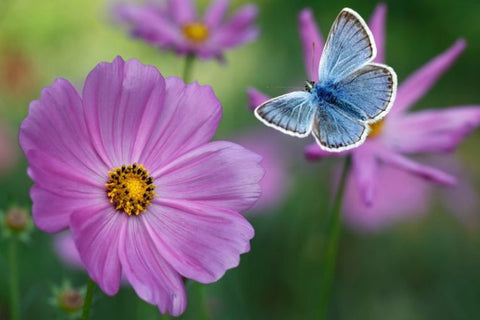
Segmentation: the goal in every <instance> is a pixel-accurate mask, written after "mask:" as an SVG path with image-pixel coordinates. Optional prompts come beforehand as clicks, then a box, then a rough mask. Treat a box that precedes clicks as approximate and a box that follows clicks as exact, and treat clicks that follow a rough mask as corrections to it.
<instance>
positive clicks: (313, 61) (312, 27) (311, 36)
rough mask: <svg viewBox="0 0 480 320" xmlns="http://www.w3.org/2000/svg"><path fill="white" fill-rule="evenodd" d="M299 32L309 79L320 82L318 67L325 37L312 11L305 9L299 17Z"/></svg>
mask: <svg viewBox="0 0 480 320" xmlns="http://www.w3.org/2000/svg"><path fill="white" fill-rule="evenodd" d="M298 31H299V33H300V40H301V42H302V50H303V62H304V63H305V70H306V71H307V76H308V79H309V80H311V81H318V65H319V63H320V57H321V56H322V52H323V46H324V42H323V37H322V35H321V34H320V32H319V30H318V26H317V23H316V22H315V18H314V17H313V13H312V10H310V9H304V10H302V11H301V12H300V14H299V15H298Z"/></svg>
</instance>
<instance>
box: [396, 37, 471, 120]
mask: <svg viewBox="0 0 480 320" xmlns="http://www.w3.org/2000/svg"><path fill="white" fill-rule="evenodd" d="M465 46H466V43H465V40H463V39H460V40H457V42H455V44H454V45H453V46H451V47H450V48H449V49H448V50H447V51H445V52H444V53H442V54H441V55H439V56H437V57H436V58H435V59H433V60H431V61H430V62H429V63H428V64H426V65H425V66H423V67H422V68H421V69H419V70H418V71H416V72H415V73H414V74H413V75H411V76H410V77H408V79H407V80H405V81H404V82H403V83H402V84H401V85H400V86H399V88H398V91H397V98H396V100H395V103H394V105H393V108H392V110H391V111H390V113H392V114H393V113H398V112H402V111H405V110H407V109H408V108H409V107H411V106H412V105H413V104H415V102H417V101H418V100H419V99H420V98H421V97H423V96H424V95H425V94H426V93H427V91H428V90H429V89H430V88H431V87H432V86H433V85H434V84H435V82H437V80H438V78H439V77H440V76H441V75H442V74H443V73H445V71H447V69H448V68H449V67H450V66H451V65H452V64H453V63H454V62H455V60H457V58H458V56H459V55H460V54H461V53H462V52H463V50H464V49H465Z"/></svg>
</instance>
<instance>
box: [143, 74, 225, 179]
mask: <svg viewBox="0 0 480 320" xmlns="http://www.w3.org/2000/svg"><path fill="white" fill-rule="evenodd" d="M221 117H222V107H221V104H220V101H219V100H218V98H217V97H216V95H215V93H214V92H213V90H212V88H211V87H209V86H201V85H199V84H198V83H192V84H189V85H186V84H185V83H184V82H183V81H182V80H181V79H180V78H175V77H170V78H167V79H166V91H165V97H164V102H163V108H162V109H161V111H160V112H159V113H158V114H157V115H156V116H152V117H151V118H150V120H148V121H149V125H148V126H146V127H143V126H142V128H143V129H142V130H141V132H140V137H142V139H145V140H148V142H147V143H146V145H145V148H144V149H143V150H142V153H141V157H140V158H139V159H138V161H139V162H140V163H143V164H144V165H145V167H146V168H147V169H148V170H150V171H155V170H156V169H157V168H162V167H163V166H165V165H166V164H168V163H169V162H171V161H172V160H174V159H176V158H178V157H179V156H180V155H182V154H184V153H186V152H188V151H190V150H192V149H193V148H196V147H198V146H201V145H203V144H205V143H207V142H208V141H210V140H211V139H212V137H213V135H214V134H215V131H216V130H217V127H218V124H219V122H220V119H221ZM145 119H146V120H147V118H145Z"/></svg>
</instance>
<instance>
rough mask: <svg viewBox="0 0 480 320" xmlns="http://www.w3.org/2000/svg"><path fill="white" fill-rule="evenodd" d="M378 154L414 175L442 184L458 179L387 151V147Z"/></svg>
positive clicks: (449, 183)
mask: <svg viewBox="0 0 480 320" xmlns="http://www.w3.org/2000/svg"><path fill="white" fill-rule="evenodd" d="M378 156H379V157H380V158H381V159H382V160H383V161H384V162H385V163H387V164H390V165H393V166H395V167H398V168H401V169H404V170H406V171H409V172H411V173H412V174H414V175H417V176H419V177H421V178H424V179H426V180H428V181H431V182H434V183H438V184H442V185H454V184H456V182H457V179H456V178H455V177H453V176H451V175H449V174H448V173H445V172H443V171H440V170H438V169H435V168H432V167H429V166H425V165H421V164H419V163H417V162H415V161H412V160H410V159H408V158H406V157H404V156H402V155H400V154H399V153H395V152H393V151H387V149H385V150H383V152H382V153H379V154H378Z"/></svg>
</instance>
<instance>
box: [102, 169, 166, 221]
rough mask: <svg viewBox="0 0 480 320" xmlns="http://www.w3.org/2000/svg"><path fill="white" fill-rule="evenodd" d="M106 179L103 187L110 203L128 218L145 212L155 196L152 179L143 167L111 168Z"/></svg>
mask: <svg viewBox="0 0 480 320" xmlns="http://www.w3.org/2000/svg"><path fill="white" fill-rule="evenodd" d="M108 178H109V179H108V181H107V183H106V184H105V187H106V188H107V196H108V197H109V198H110V203H112V204H113V205H114V206H115V209H116V210H122V211H123V212H125V213H126V214H128V215H129V216H131V215H132V214H134V215H136V216H138V215H139V214H140V213H142V212H145V210H146V209H147V207H148V206H150V204H151V203H150V201H151V200H153V198H155V196H156V195H157V194H156V193H155V192H154V191H153V190H155V185H154V184H153V177H151V176H150V173H149V172H148V171H147V170H146V169H145V168H144V167H143V165H138V164H136V163H134V164H132V165H128V166H125V165H123V166H121V167H117V168H113V169H112V170H111V171H109V172H108Z"/></svg>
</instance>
